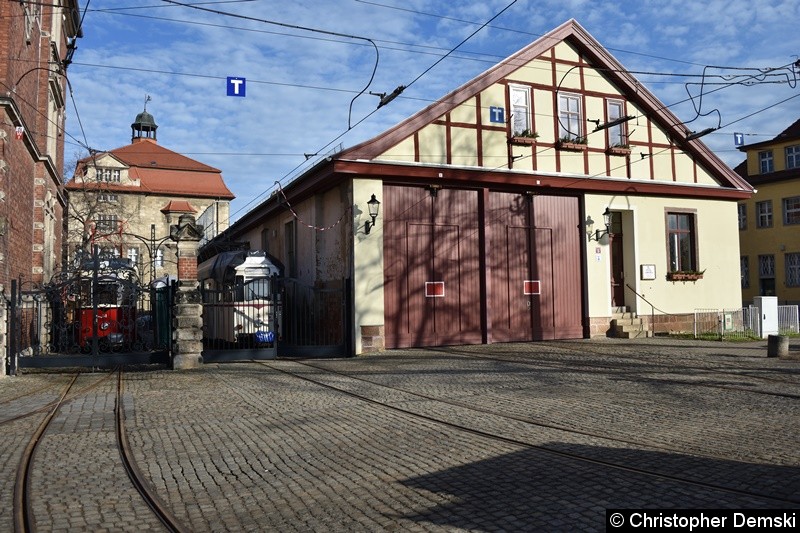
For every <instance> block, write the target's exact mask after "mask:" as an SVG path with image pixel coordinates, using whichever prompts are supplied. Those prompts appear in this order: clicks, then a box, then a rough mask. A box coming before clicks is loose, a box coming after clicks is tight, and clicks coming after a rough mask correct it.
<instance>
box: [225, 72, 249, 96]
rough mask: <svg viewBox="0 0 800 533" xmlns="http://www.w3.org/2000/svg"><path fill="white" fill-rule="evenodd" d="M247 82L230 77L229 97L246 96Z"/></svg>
mask: <svg viewBox="0 0 800 533" xmlns="http://www.w3.org/2000/svg"><path fill="white" fill-rule="evenodd" d="M246 84H247V80H246V79H244V78H232V77H230V76H228V96H245V93H246V90H247V85H246Z"/></svg>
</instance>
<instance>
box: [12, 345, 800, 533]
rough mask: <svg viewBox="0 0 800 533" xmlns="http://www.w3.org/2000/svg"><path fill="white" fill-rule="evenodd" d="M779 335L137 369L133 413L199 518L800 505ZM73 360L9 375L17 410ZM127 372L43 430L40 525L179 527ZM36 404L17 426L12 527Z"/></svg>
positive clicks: (799, 377)
mask: <svg viewBox="0 0 800 533" xmlns="http://www.w3.org/2000/svg"><path fill="white" fill-rule="evenodd" d="M796 344H797V343H796V341H795V342H794V343H792V350H793V353H794V352H796V351H798V350H800V346H797V345H796ZM766 353H767V349H766V342H749V343H718V342H705V343H702V342H695V341H682V340H675V339H646V340H642V341H617V340H611V339H602V340H585V341H571V342H545V343H527V344H495V345H488V346H458V347H445V348H437V349H426V350H422V349H420V350H397V351H388V352H385V353H382V354H377V355H371V356H365V357H359V358H355V359H342V360H331V359H327V360H313V361H304V360H297V361H294V360H278V361H274V360H273V361H263V362H251V363H237V364H222V365H206V366H205V367H203V368H201V369H199V370H196V371H188V372H171V371H165V370H157V371H148V372H138V373H130V372H129V373H126V375H125V393H126V394H125V397H124V407H125V412H126V428H127V433H128V438H129V440H130V443H131V446H132V447H133V448H134V450H135V452H134V453H135V460H136V462H137V464H138V466H139V468H140V469H141V470H142V471H143V472H144V474H145V476H146V477H147V478H148V480H149V483H150V484H151V485H152V487H153V488H154V489H155V491H156V492H157V493H158V495H159V496H160V498H161V499H162V500H163V501H164V502H165V503H166V505H167V506H168V507H169V508H170V509H171V510H172V512H173V513H174V514H175V516H176V517H177V518H178V519H179V520H180V521H181V522H182V524H184V526H185V527H186V529H187V530H190V531H532V530H547V531H562V530H563V531H575V530H578V531H598V530H599V531H602V530H604V529H605V509H607V508H706V509H708V508H732V509H755V508H789V509H800V446H798V442H800V361H789V360H782V359H781V360H779V359H774V358H767V357H766ZM98 377H99V376H98ZM66 378H67V376H65V375H61V374H55V373H47V374H28V375H23V376H18V377H10V378H6V379H4V380H2V381H0V406H2V413H1V414H0V421H3V420H8V419H9V418H11V417H13V416H16V415H17V414H20V413H24V412H29V411H32V410H34V409H35V408H37V407H40V406H41V405H44V404H45V403H47V402H48V401H51V400H52V399H53V398H54V397H56V396H57V395H58V391H59V390H60V389H62V388H63V386H64V384H65V383H66V381H67V379H66ZM96 378H97V377H95V379H96ZM82 379H83V378H82ZM87 379H88V378H87ZM48 387H49V388H48ZM112 389H113V383H112V380H107V382H106V384H105V385H101V386H98V387H96V388H94V389H92V390H91V391H90V392H87V393H86V394H84V395H82V396H81V397H79V399H76V400H73V401H69V402H67V403H66V405H65V406H64V408H63V409H62V411H61V412H60V413H59V415H58V416H57V417H56V419H55V421H54V425H53V426H52V427H51V429H50V430H48V433H47V434H46V435H45V436H44V438H43V440H42V444H41V445H40V451H38V452H37V456H36V457H35V465H36V466H35V469H34V476H33V485H34V486H33V495H32V496H33V511H34V515H35V518H36V522H37V526H38V527H39V528H40V529H41V530H48V531H49V530H53V531H79V530H86V531H100V530H103V529H106V530H110V531H139V530H143V529H144V530H160V529H161V526H160V524H159V523H158V522H157V521H155V519H154V518H153V517H152V516H150V514H149V510H148V509H147V507H146V506H145V505H144V504H143V503H142V502H141V501H140V500H139V496H138V495H137V494H136V493H135V491H134V490H133V489H132V487H131V485H130V482H129V481H128V480H127V478H126V476H125V474H124V470H123V468H122V466H121V463H120V462H119V459H118V452H117V451H116V448H115V446H116V445H115V441H114V435H113V432H114V416H113V404H114V401H113V397H114V394H113V391H112ZM348 393H349V394H348ZM39 419H40V417H38V416H35V417H34V416H32V417H27V418H22V419H19V420H16V421H12V422H8V423H3V424H2V425H0V447H1V449H0V468H1V469H2V470H1V471H0V475H1V476H2V478H1V479H2V487H1V488H2V496H0V498H1V499H0V504H2V505H3V509H4V510H5V512H4V513H3V515H2V517H1V518H0V528H2V529H3V530H11V528H12V521H11V509H12V501H11V496H10V494H11V489H12V488H13V484H14V476H15V472H16V468H17V463H18V461H19V457H20V455H21V450H22V448H23V447H24V446H25V445H26V444H27V441H28V440H29V439H30V435H31V434H32V432H33V430H34V429H35V427H36V425H37V424H38V420H39Z"/></svg>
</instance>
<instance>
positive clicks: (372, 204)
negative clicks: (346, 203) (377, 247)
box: [364, 194, 381, 235]
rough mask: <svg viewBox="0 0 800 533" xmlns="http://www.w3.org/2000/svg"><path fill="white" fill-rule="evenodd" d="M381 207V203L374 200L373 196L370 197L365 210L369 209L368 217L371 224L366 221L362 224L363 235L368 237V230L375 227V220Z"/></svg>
mask: <svg viewBox="0 0 800 533" xmlns="http://www.w3.org/2000/svg"><path fill="white" fill-rule="evenodd" d="M380 207H381V203H380V202H379V201H378V199H377V198H375V195H374V194H373V195H372V198H370V200H369V202H367V208H368V209H369V216H371V217H372V222H370V221H369V220H367V221H366V222H364V234H365V235H369V230H371V229H372V228H373V227H374V226H375V219H376V218H378V209H379V208H380Z"/></svg>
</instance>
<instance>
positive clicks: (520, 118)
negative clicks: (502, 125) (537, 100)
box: [508, 85, 533, 137]
mask: <svg viewBox="0 0 800 533" xmlns="http://www.w3.org/2000/svg"><path fill="white" fill-rule="evenodd" d="M508 90H509V93H510V94H509V95H510V97H511V136H512V137H526V136H532V134H533V126H532V124H531V123H532V121H531V90H530V87H522V86H520V85H509V87H508Z"/></svg>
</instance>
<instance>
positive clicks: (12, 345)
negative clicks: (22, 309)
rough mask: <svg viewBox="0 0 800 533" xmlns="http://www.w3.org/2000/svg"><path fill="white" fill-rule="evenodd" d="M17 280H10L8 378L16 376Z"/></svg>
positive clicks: (17, 333)
mask: <svg viewBox="0 0 800 533" xmlns="http://www.w3.org/2000/svg"><path fill="white" fill-rule="evenodd" d="M17 289H18V288H17V280H15V279H12V280H11V306H10V309H9V313H10V315H9V320H8V339H9V343H8V352H7V354H6V368H7V369H8V374H9V375H10V376H16V375H17V340H18V338H19V337H18V335H19V331H18V326H17V306H18V302H17Z"/></svg>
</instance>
